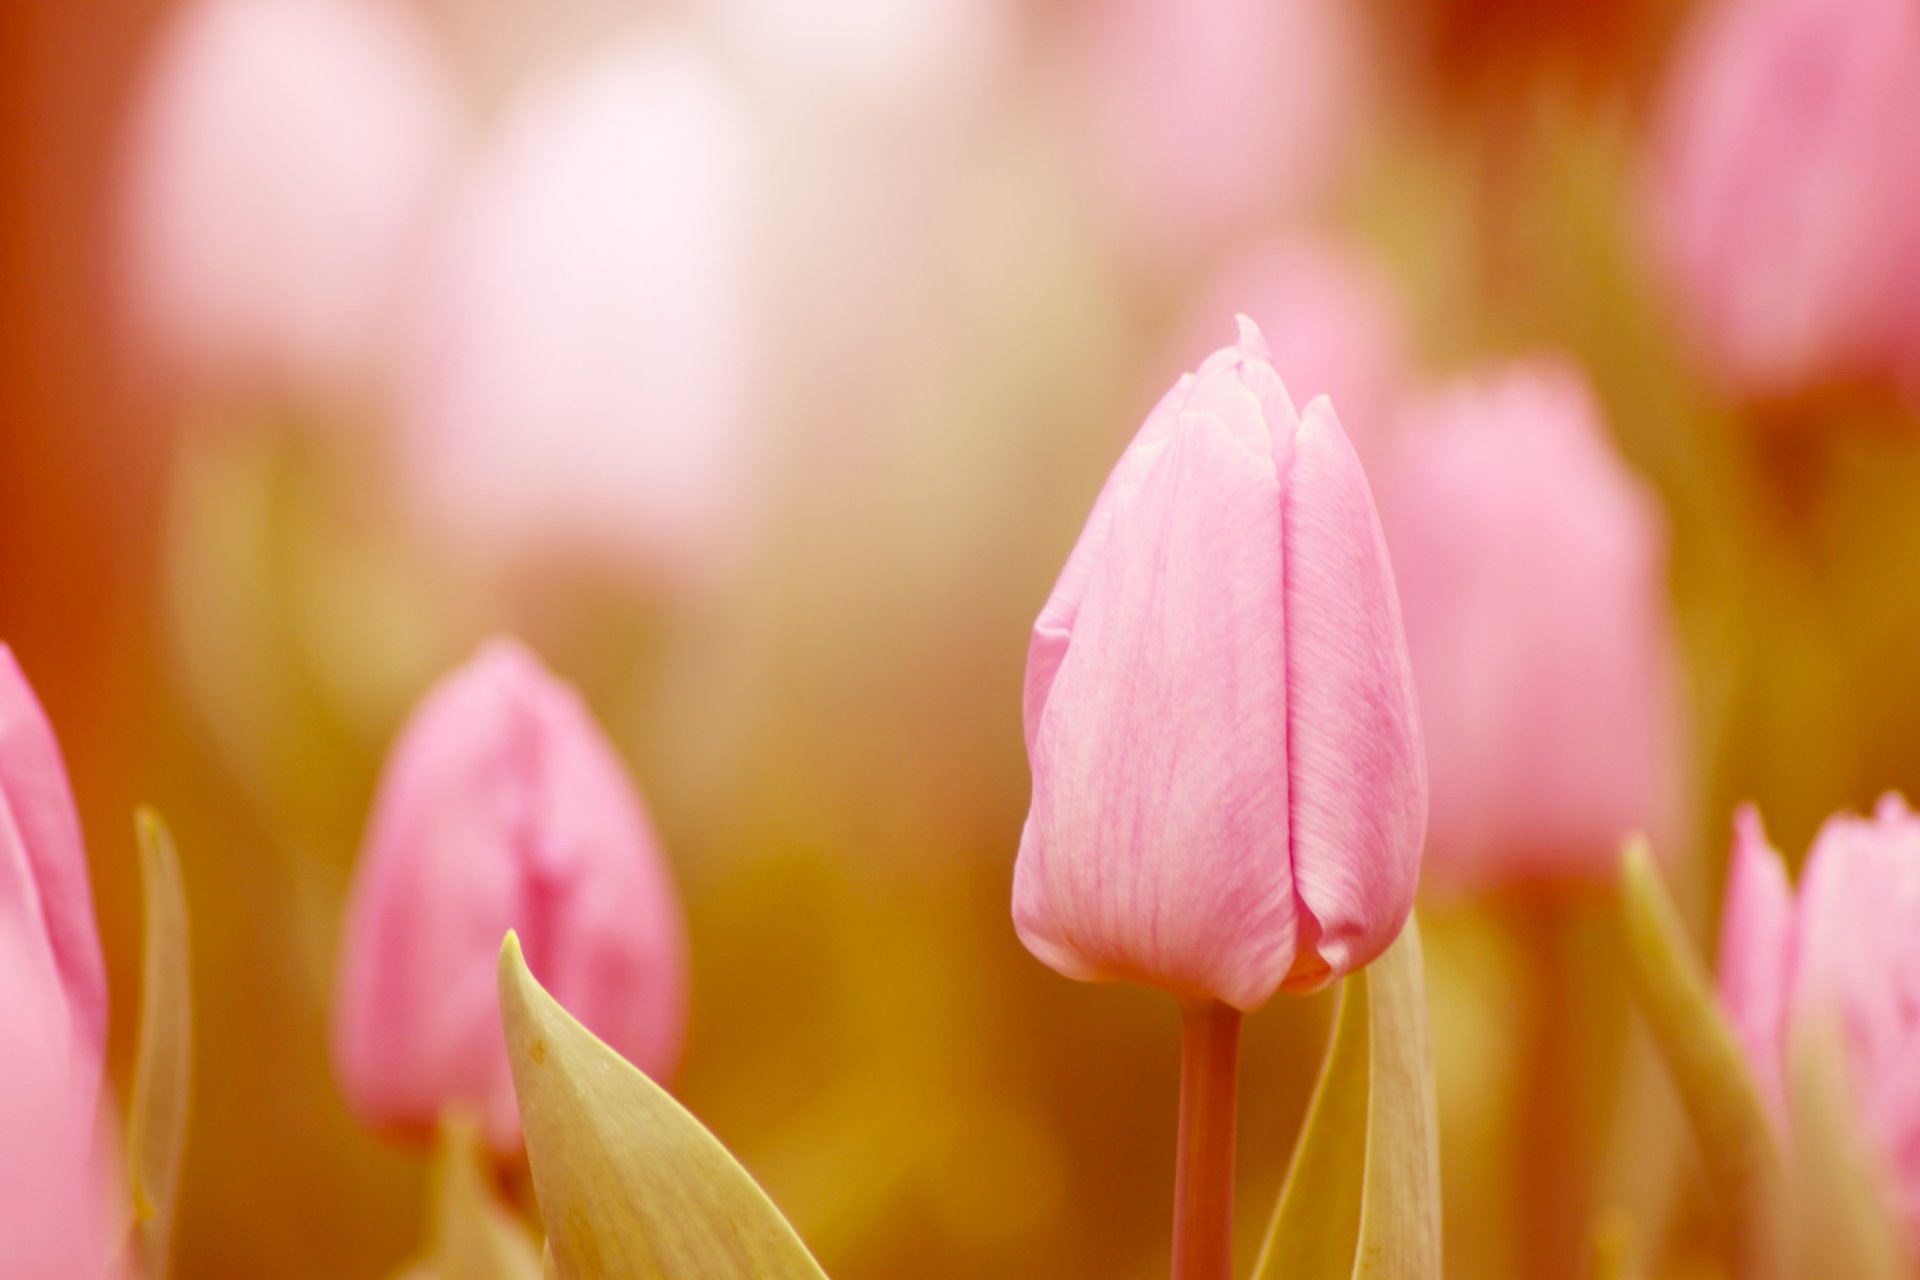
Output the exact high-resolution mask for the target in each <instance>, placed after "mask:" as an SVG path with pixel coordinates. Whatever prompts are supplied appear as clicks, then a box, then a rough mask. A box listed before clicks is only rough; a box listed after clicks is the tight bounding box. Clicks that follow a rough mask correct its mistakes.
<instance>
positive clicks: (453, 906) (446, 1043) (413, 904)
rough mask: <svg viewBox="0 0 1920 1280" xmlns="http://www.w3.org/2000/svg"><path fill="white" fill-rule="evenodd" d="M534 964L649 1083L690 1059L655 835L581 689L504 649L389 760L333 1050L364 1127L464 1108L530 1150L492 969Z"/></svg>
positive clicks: (428, 1120)
mask: <svg viewBox="0 0 1920 1280" xmlns="http://www.w3.org/2000/svg"><path fill="white" fill-rule="evenodd" d="M509 929H512V930H516V931H518V933H519V935H520V938H521V941H522V944H523V946H524V947H525V950H526V956H527V960H528V963H529V965H530V966H531V967H532V968H533V970H534V971H535V972H536V973H537V974H538V975H539V976H540V980H541V981H542V983H544V984H545V985H546V986H547V987H548V988H549V989H550V990H552V991H553V992H554V993H555V996H556V997H557V998H560V999H563V1000H564V1001H565V1002H566V1005H567V1007H568V1008H569V1009H571V1010H573V1011H574V1013H575V1014H576V1015H577V1016H578V1017H579V1018H580V1019H581V1021H583V1022H584V1023H586V1025H587V1026H588V1027H589V1028H591V1029H592V1030H593V1031H594V1033H595V1034H597V1035H598V1036H600V1038H601V1039H603V1040H605V1041H606V1042H607V1043H608V1044H609V1045H611V1046H612V1047H613V1048H614V1049H615V1050H616V1051H618V1052H619V1053H620V1054H621V1055H622V1056H624V1057H626V1058H627V1059H628V1060H630V1061H631V1062H633V1063H634V1064H635V1065H636V1066H639V1067H640V1068H641V1069H642V1070H644V1071H646V1072H647V1073H648V1074H650V1075H652V1076H654V1077H655V1078H661V1077H664V1076H665V1075H667V1074H668V1073H669V1072H670V1071H671V1070H672V1068H673V1066H674V1063H675V1062H676V1060H677V1059H678V1056H679V1051H680V1041H681V1036H682V1033H683V1031H684V1024H685V1018H686V1000H687V992H686V983H687V972H686V970H687V958H686V940H685V929H684V924H683V921H682V917H681V914H680V905H679V901H678V899H677V897H676V896H675V893H674V888H673V883H672V879H671V875H670V873H669V870H668V867H667V863H666V861H665V859H664V857H663V856H662V854H661V851H660V843H659V837H658V836H657V835H656V834H655V831H654V828H653V824H652V822H651V820H650V819H649V817H648V815H647V813H646V810H645V808H644V807H643V806H642V804H641V801H640V797H639V795H638V793H637V792H636V791H635V790H634V787H633V783H632V781H631V779H630V778H629V777H628V775H627V772H626V770H625V768H624V767H623V766H622V765H621V763H620V760H619V757H618V756H617V755H616V754H615V752H614V749H613V746H612V744H611V743H609V742H608V741H607V739H606V737H605V735H604V734H603V733H602V732H601V731H600V729H599V727H598V726H597V725H595V724H594V722H593V720H592V718H591V717H590V715H589V714H588V712H587V709H586V707H585V706H583V705H582V704H581V702H580V699H579V696H578V695H577V694H576V693H574V691H573V690H571V689H570V688H568V687H566V686H565V685H563V684H561V683H559V682H558V681H557V680H555V679H554V678H553V676H551V675H550V674H548V672H547V671H546V670H545V669H544V668H542V667H541V666H540V664H539V662H538V661H537V660H536V659H535V658H534V657H533V656H532V655H531V654H529V653H528V652H527V651H526V650H524V649H522V648H521V647H520V646H518V645H517V644H514V643H512V642H510V641H495V642H493V643H491V644H489V645H488V646H487V647H486V648H484V649H483V650H482V651H481V652H480V654H479V655H478V656H477V657H476V658H475V659H474V660H473V661H472V662H470V663H469V664H468V665H467V666H465V667H463V668H461V669H460V670H459V671H456V672H454V673H453V674H452V675H451V676H449V677H447V678H446V679H445V680H443V681H442V682H441V683H440V684H439V685H438V686H437V687H436V688H435V689H434V690H433V691H432V692H431V693H429V694H428V696H427V698H426V699H425V701H424V702H422V703H421V705H420V707H419V708H418V709H417V710H416V711H415V712H414V713H413V716H412V717H411V719H410V720H409V721H408V723H407V725H406V727H405V729H404V730H403V731H402V732H401V735H400V738H399V740H398V742H397V743H396V745H395V747H394V750H393V755H392V756H391V758H390V759H389V760H388V762H387V767H386V772H385V775H384V776H383V778H382V780H381V783H380V791H379V796H378V798H377V800H376V802H375V805H374V811H373V818H372V822H371V825H370V827H369V829H368V832H367V838H366V845H365V848H364V850H363V851H362V856H361V863H360V867H359V870H358V872H357V874H356V879H355V883H354V887H353V893H352V898H351V901H350V903H349V906H348V912H347V924H346V936H345V940H344V943H343V947H342V953H341V967H340V984H339V995H338V1003H337V1004H336V1006H335V1010H334V1058H335V1064H336V1067H337V1069H338V1071H339V1074H340V1078H341V1081H342V1083H343V1085H344V1087H345V1089H346V1093H347V1096H348V1099H349V1101H350V1102H351V1103H352V1104H353V1105H354V1107H355V1109H356V1110H357V1111H358V1112H359V1113H360V1115H361V1116H362V1118H363V1119H364V1120H365V1121H366V1122H367V1123H369V1124H371V1125H374V1126H376V1127H381V1128H389V1129H395V1130H400V1131H404V1132H412V1133H420V1132H424V1131H427V1130H430V1129H431V1127H432V1126H433V1125H434V1123H435V1122H436V1121H437V1120H438V1118H439V1117H440V1115H441V1114H442V1112H443V1111H444V1110H446V1109H447V1108H449V1107H453V1106H456V1105H458V1106H465V1107H467V1108H469V1109H471V1110H473V1111H475V1112H476V1113H477V1114H478V1115H479V1116H480V1118H481V1121H482V1124H483V1125H484V1127H485V1130H486V1134H487V1137H488V1140H489V1142H490V1143H491V1144H492V1145H493V1146H494V1148H495V1149H496V1150H499V1151H503V1152H505V1151H511V1150H515V1149H517V1148H518V1146H519V1144H520V1121H519V1113H518V1111H517V1109H516V1107H515V1103H514V1093H513V1082H512V1078H511V1076H510V1074H509V1071H508V1065H507V1056H506V1048H505V1043H504V1041H503V1040H502V1038H501V1029H500V1005H499V1000H498V997H497V994H496V988H495V969H496V964H497V959H498V955H499V950H500V940H501V939H502V938H504V937H505V936H506V934H507V931H508V930H509Z"/></svg>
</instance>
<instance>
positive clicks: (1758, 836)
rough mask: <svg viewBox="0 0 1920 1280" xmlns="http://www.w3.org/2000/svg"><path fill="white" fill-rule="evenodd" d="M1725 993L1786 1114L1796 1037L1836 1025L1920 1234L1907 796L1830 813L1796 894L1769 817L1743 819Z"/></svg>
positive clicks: (1729, 913) (1916, 837)
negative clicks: (1868, 812) (1865, 811)
mask: <svg viewBox="0 0 1920 1280" xmlns="http://www.w3.org/2000/svg"><path fill="white" fill-rule="evenodd" d="M1720 995H1721V999H1722V1001H1723V1002H1724V1003H1725V1004H1726V1007H1727V1010H1728V1012H1729V1014H1731V1016H1732V1018H1733V1021H1734V1025H1735V1027H1736V1028H1737V1030H1738V1033H1739V1036H1740V1039H1741V1043H1742V1046H1743V1047H1744V1048H1745V1049H1746V1051H1747V1054H1748V1056H1749V1060H1750V1062H1751V1063H1752V1066H1753V1070H1754V1074H1755V1076H1756V1078H1757V1079H1758V1081H1759V1083H1760V1085H1761V1088H1762V1090H1763V1091H1764V1093H1765V1094H1766V1095H1767V1096H1768V1098H1769V1100H1770V1101H1771V1102H1772V1103H1773V1104H1774V1106H1775V1109H1776V1112H1777V1114H1781V1115H1784V1114H1785V1113H1786V1093H1787V1091H1786V1084H1785V1082H1786V1080H1787V1079H1788V1074H1789V1070H1790V1068H1791V1064H1792V1062H1793V1054H1794V1053H1795V1047H1796V1044H1797V1043H1798V1038H1799V1036H1800V1035H1801V1034H1802V1032H1803V1030H1804V1029H1806V1028H1807V1027H1809V1026H1810V1025H1811V1024H1813V1023H1814V1022H1815V1021H1822V1020H1828V1019H1831V1020H1833V1021H1834V1022H1837V1024H1838V1029H1839V1032H1840V1034H1841V1037H1842V1040H1843V1043H1844V1046H1845V1048H1846V1050H1847V1060H1848V1068H1849V1074H1850V1076H1851V1082H1852V1086H1853V1088H1852V1101H1853V1105H1854V1107H1855V1110H1856V1116H1857V1119H1858V1122H1859V1132H1860V1135H1861V1136H1862V1137H1863V1138H1864V1139H1865V1140H1866V1141H1867V1142H1868V1143H1869V1144H1871V1146H1872V1147H1873V1148H1874V1150H1875V1151H1876V1152H1877V1154H1878V1155H1879V1157H1880V1160H1881V1166H1882V1172H1884V1173H1885V1174H1886V1175H1888V1177H1889V1178H1890V1181H1891V1191H1892V1194H1893V1198H1894V1203H1895V1205H1896V1207H1897V1209H1898V1212H1899V1213H1900V1215H1901V1217H1902V1218H1903V1219H1904V1221H1905V1223H1906V1225H1907V1227H1908V1230H1909V1232H1910V1234H1911V1235H1912V1236H1913V1239H1914V1241H1915V1242H1916V1244H1920V1085H1917V1084H1916V1081H1917V1080H1920V1077H1917V1076H1916V1064H1920V998H1917V997H1920V817H1916V816H1915V815H1914V814H1913V812H1912V811H1911V810H1909V809H1908V808H1907V805H1906V801H1904V800H1903V799H1901V798H1900V797H1899V796H1897V795H1889V796H1887V797H1886V798H1884V799H1882V800H1881V802H1880V804H1879V807H1878V808H1877V809H1876V810H1875V811H1874V815H1873V817H1872V818H1860V817H1857V816H1855V815H1852V814H1839V815H1836V816H1834V817H1833V818H1830V819H1828V821H1827V823H1826V825H1825V826H1823V827H1822V828H1821V829H1820V834H1819V835H1818V836H1817V837H1816V838H1815V840H1814V843H1813V851H1812V853H1810V854H1809V855H1808V857H1807V864H1806V869H1805V872H1804V873H1803V875H1802V876H1801V880H1800V889H1799V894H1798V897H1797V898H1796V897H1795V895H1794V892H1793V890H1792V888H1791V887H1790V886H1789V883H1788V880H1787V874H1786V868H1785V866H1784V865H1783V863H1782V862H1781V859H1780V855H1779V853H1778V852H1776V851H1775V850H1774V849H1773V848H1772V847H1771V846H1770V845H1769V844H1768V843H1767V837H1766V833H1765V832H1764V831H1763V830H1762V829H1761V826H1760V819H1759V817H1758V815H1757V814H1756V813H1754V812H1753V811H1752V810H1751V809H1748V810H1744V811H1743V812H1742V813H1741V814H1740V817H1739V819H1738V820H1737V822H1736V826H1735V836H1734V853H1733V867H1732V871H1731V874H1730V876H1729V879H1728V883H1727V902H1726V909H1725V912H1724V915H1723V917H1722V923H1721V935H1720Z"/></svg>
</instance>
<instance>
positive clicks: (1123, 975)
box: [1013, 321, 1426, 1010]
mask: <svg viewBox="0 0 1920 1280" xmlns="http://www.w3.org/2000/svg"><path fill="white" fill-rule="evenodd" d="M1026 737H1027V753H1028V756H1029V759H1030V761H1031V763H1032V767H1033V806H1032V809H1031V811H1030V812H1029V814H1028V818H1027V825H1026V831H1025V833H1024V835H1023V836H1022V838H1021V843H1020V857H1019V861H1018V863H1017V865H1016V867H1015V870H1014V891H1013V910H1014V922H1015V924H1016V926H1017V927H1018V929H1019V932H1020V937H1021V940H1022V941H1023V942H1025V943H1026V945H1027V947H1028V949H1029V950H1031V951H1032V952H1033V953H1034V954H1035V955H1037V956H1039V957H1040V958H1041V959H1042V960H1044V961H1046V962H1047V963H1048V964H1050V965H1052V966H1053V967H1054V968H1056V969H1059V970H1060V971H1061V972H1063V973H1065V974H1067V975H1069V976H1071V977H1079V978H1097V979H1114V978H1120V979H1130V980H1134V981H1144V982H1149V983H1153V984H1156V985H1159V986H1164V987H1168V988H1171V989H1173V990H1175V991H1178V992H1181V993H1183V994H1187V995H1206V996H1211V997H1213V998H1215V999H1218V1000H1221V1001H1224V1002H1225V1003H1227V1004H1230V1005H1233V1006H1234V1007H1236V1008H1239V1009H1242V1010H1247V1009H1252V1008H1255V1007H1257V1006H1258V1005H1260V1004H1261V1003H1263V1002H1264V1001H1265V1000H1266V999H1267V998H1268V997H1269V996H1271V995H1272V994H1273V993H1274V991H1275V990H1277V989H1280V988H1281V987H1282V986H1285V987H1286V988H1288V989H1290V990H1311V989H1313V988H1315V987H1318V986H1321V985H1323V984H1325V983H1326V982H1328V981H1330V980H1331V979H1332V978H1334V977H1337V976H1339V975H1340V974H1343V973H1346V972H1348V971H1350V970H1352V969H1354V968H1356V967H1357V966H1359V965H1362V964H1365V963H1366V962H1367V961H1368V960H1370V959H1371V958H1372V957H1373V956H1375V955H1377V954H1379V952H1380V951H1381V950H1382V949H1383V948H1384V947H1385V946H1386V945H1387V943H1389V942H1391V941H1392V940H1393V937H1394V935H1395V934H1396V933H1397V932H1398V931H1399V928H1400V926H1401V924H1402V922H1403V921H1404V920H1405V919H1406V915H1407V912H1408V910H1409V908H1410V907H1411V905H1412V894H1413V886H1414V881H1415V879H1416V876H1417V872H1418V867H1419V857H1420V840H1421V832H1422V826H1423V824H1424V822H1425V818H1426V771H1425V765H1424V762H1423V760H1422V758H1421V751H1420V736H1419V728H1418V724H1417V718H1416V715H1415V711H1414V705H1413V690H1412V684H1411V680H1410V678H1409V676H1408V672H1407V662H1406V651H1405V645H1404V641H1403V639H1402V636H1401V629H1400V612H1399V605H1398V602H1397V600H1396V598H1395V594H1394V587H1393V573H1392V570H1391V568H1390V567H1389V565H1388V563H1387V555H1386V549H1385V545H1384V543H1383V542H1382V539H1381V536H1380V531H1379V526H1378V521H1377V520H1376V518H1375V515H1374V511H1373V502H1372V499H1371V497H1370V496H1369V495H1368V492H1367V484H1366V478H1365V476H1364V475H1363V474H1362V473H1361V470H1360V464H1359V461H1358V460H1357V459H1356V458H1355V457H1354V454H1353V450H1352V448H1351V447H1350V446H1349V445H1348V443H1347V440H1346V436H1345V434H1344V433H1343V432H1342V431H1341V429H1340V424H1339V421H1338V419H1336V418H1335V416H1334V413H1333V409H1332V407H1331V406H1330V405H1329V404H1328V402H1327V401H1326V400H1325V399H1319V400H1315V401H1313V402H1312V403H1310V404H1309V405H1308V406H1307V409H1306V412H1305V414H1297V413H1296V412H1295V410H1294V407H1293V404H1292V402H1291V401H1289V400H1288V398H1287V392H1286V389H1285V387H1284V386H1282V384H1281V381H1280V377H1279V375H1278V374H1277V373H1276V372H1275V371H1274V368H1273V366H1272V365H1271V364H1270V363H1269V362H1268V358H1267V351H1266V347H1265V345H1264V343H1263V342H1262V340H1261V337H1260V334H1259V331H1258V330H1257V329H1255V328H1254V327H1253V325H1252V324H1251V322H1245V321H1243V322H1242V333H1241V341H1240V345H1239V346H1238V347H1236V348H1230V349H1227V350H1224V351H1219V352H1216V353H1214V354H1213V355H1212V356H1210V357H1209V358H1208V359H1207V360H1206V362H1205V363H1204V364H1202V365H1201V366H1200V370H1199V372H1198V373H1197V374H1195V375H1190V376H1188V377H1183V378H1182V379H1181V380H1180V382H1179V384H1178V385H1177V386H1175V388H1174V389H1173V391H1171V392H1170V393H1169V394H1168V395H1167V397H1166V399H1164V400H1163V401H1161V403H1160V405H1159V406H1158V407H1157V408H1156V409H1155V410H1154V411H1153V413H1152V415H1151V416H1149V417H1148V419H1147V421H1146V423H1145V425H1144V426H1142V427H1141V429H1140V433H1139V434H1138V435H1137V436H1136V437H1135V438H1134V441H1133V443H1132V444H1131V445H1130V446H1128V448H1127V451H1126V453H1125V454H1124V455H1123V456H1122V457H1121V459H1120V462H1119V464H1118V465H1117V466H1116V467H1115V468H1114V472H1113V475H1112V476H1111V477H1110V478H1109V479H1108V481H1107V485H1106V488H1105V489H1104V490H1102V492H1101V494H1100V497H1099V499H1098V501H1097V502H1096V503H1095V504H1094V509H1093V513H1092V515H1091V516H1089V517H1088V520H1087V527H1086V530H1085V532H1083V533H1082V534H1081V536H1080V541H1079V543H1078V545H1076V546H1075V547H1074V549H1073V553H1072V555H1071V556H1069V557H1068V560H1067V564H1066V567H1065V568H1064V569H1063V570H1062V571H1061V575H1060V581H1059V583H1058V585H1056V586H1055V588H1054V591H1053V595H1052V597H1051V598H1050V599H1049V600H1048V601H1047V603H1046V606H1045V608H1043V609H1042V610H1041V613H1040V618H1039V621H1038V622H1036V623H1035V625H1034V630H1033V640H1032V644H1031V647H1030V649H1029V651H1028V658H1027V681H1026Z"/></svg>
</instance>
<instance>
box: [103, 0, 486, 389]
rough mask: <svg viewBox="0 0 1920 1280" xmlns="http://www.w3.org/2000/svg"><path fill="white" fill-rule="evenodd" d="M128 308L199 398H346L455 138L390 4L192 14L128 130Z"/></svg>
mask: <svg viewBox="0 0 1920 1280" xmlns="http://www.w3.org/2000/svg"><path fill="white" fill-rule="evenodd" d="M133 124H134V129H133V134H132V137H131V139H130V143H131V147H130V155H129V157H128V159H129V162H130V172H129V175H128V178H129V181H128V186H129V191H128V197H129V202H128V209H127V216H128V226H127V233H128V238H129V242H128V262H127V267H128V272H129V276H130V279H129V288H130V294H131V297H130V302H131V307H132V311H133V318H134V320H135V321H136V322H137V326H138V329H139V334H140V337H141V338H142V339H143V340H144V341H145V343H146V344H147V345H148V346H149V347H150V348H151V349H152V350H153V352H154V354H155V355H156V357H157V358H158V360H159V362H160V363H161V364H162V365H164V366H165V367H166V369H167V371H168V373H169V374H170V375H171V376H173V377H175V378H176V379H178V380H179V381H181V382H183V383H185V384H187V385H188V386H189V388H190V389H191V390H193V391H195V392H198V393H203V394H208V393H210V394H215V395H225V396H234V395H238V396H242V397H250V396H267V397H275V398H282V397H288V396H291V397H294V398H298V399H301V400H306V401H312V400H316V399H318V400H323V401H325V402H327V403H328V404H333V403H335V402H338V401H348V402H353V401H358V400H360V399H364V398H365V397H366V396H367V394H368V393H369V392H370V391H374V390H377V389H378V383H379V381H380V380H381V378H382V377H383V376H384V375H385V374H386V372H387V370H386V369H385V368H384V367H383V366H384V363H385V361H386V359H387V352H388V350H389V348H390V347H391V345H392V341H393V337H394V326H395V321H396V318H397V317H396V316H395V314H394V307H395V303H396V301H397V297H398V295H397V292H396V281H397V280H399V279H401V278H403V277H404V275H405V274H406V269H407V266H408V263H409V259H410V256H411V255H412V254H413V252H414V250H415V249H416V247H417V242H418V237H419V234H420V232H421V231H422V229H423V221H424V219H425V217H426V215H427V214H428V213H429V212H430V206H431V204H432V201H433V197H434V196H435V195H436V194H437V193H438V191H439V189H440V183H441V180H442V179H443V178H444V177H445V176H446V174H447V173H448V171H449V169H450V166H451V161H452V159H453V154H454V150H455V145H456V142H457V136H458V128H457V124H456V108H455V104H454V100H453V92H452V88H451V86H450V85H449V84H448V83H447V82H446V79H445V77H444V75H443V73H442V72H441V69H440V67H439V66H438V64H437V62H436V60H435V57H434V52H433V49H432V46H431V43H430V38H429V37H428V36H427V35H426V34H425V33H424V32H422V31H421V30H419V29H418V28H417V26H416V25H415V22H414V20H413V19H412V18H411V16H410V14H409V12H408V11H407V10H406V9H405V8H402V7H401V6H399V5H397V4H393V3H389V0H194V2H193V3H192V4H190V5H189V6H187V7H185V8H183V9H182V10H181V11H180V12H179V13H178V14H177V15H175V17H174V20H173V22H172V25H171V26H170V27H169V28H168V29H167V30H166V33H165V36H164V39H163V40H162V42H161V44H160V46H159V48H158V49H157V51H156V54H155V59H154V64H153V66H152V68H151V71H150V73H149V76H148V79H147V83H146V84H145V87H144V92H143V94H142V96H141V98H140V100H139V103H138V109H137V113H136V115H135V117H134V122H133Z"/></svg>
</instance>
